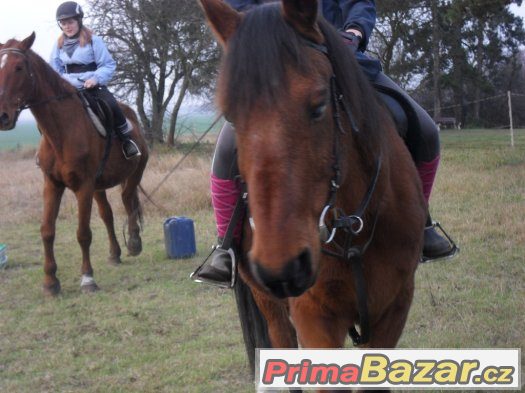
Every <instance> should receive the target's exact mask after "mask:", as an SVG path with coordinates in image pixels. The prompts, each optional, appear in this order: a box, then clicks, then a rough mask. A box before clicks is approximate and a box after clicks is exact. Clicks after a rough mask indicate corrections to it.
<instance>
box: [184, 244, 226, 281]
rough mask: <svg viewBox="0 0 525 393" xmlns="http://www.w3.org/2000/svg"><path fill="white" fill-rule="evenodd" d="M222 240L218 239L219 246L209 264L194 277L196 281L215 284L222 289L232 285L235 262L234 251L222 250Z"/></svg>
mask: <svg viewBox="0 0 525 393" xmlns="http://www.w3.org/2000/svg"><path fill="white" fill-rule="evenodd" d="M221 245H222V239H221V238H219V239H218V246H216V247H215V249H214V250H213V252H212V254H211V255H210V257H209V259H210V262H209V263H205V264H204V265H203V266H202V267H201V268H200V270H197V271H196V272H195V274H194V276H193V278H194V279H195V280H200V281H204V282H207V283H209V284H215V285H218V286H221V287H230V286H231V283H232V269H233V263H232V262H233V261H232V255H231V254H230V253H231V252H232V250H225V249H224V248H221Z"/></svg>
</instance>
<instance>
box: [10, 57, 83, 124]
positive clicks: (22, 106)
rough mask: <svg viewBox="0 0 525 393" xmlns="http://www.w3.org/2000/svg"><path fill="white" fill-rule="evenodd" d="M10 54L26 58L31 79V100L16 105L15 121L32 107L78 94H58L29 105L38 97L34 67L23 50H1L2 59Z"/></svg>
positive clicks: (26, 99)
mask: <svg viewBox="0 0 525 393" xmlns="http://www.w3.org/2000/svg"><path fill="white" fill-rule="evenodd" d="M10 53H12V54H15V55H19V56H22V57H23V58H24V62H25V65H26V67H27V71H28V74H29V78H30V79H31V94H30V95H29V98H25V100H22V99H21V98H19V99H18V102H17V103H16V107H17V109H16V115H15V120H16V119H18V116H19V115H20V112H22V111H23V110H25V109H29V108H32V107H35V106H38V105H43V104H47V103H48V102H50V101H54V100H62V99H64V98H67V97H70V96H72V95H75V94H78V92H77V91H74V92H69V93H62V94H58V95H56V96H51V97H48V98H45V99H43V100H41V101H37V102H33V103H29V101H31V99H32V97H34V96H35V95H36V80H35V75H34V73H33V67H31V62H30V61H29V58H28V56H27V54H26V53H25V51H23V50H22V49H18V48H3V49H0V57H2V55H4V54H10Z"/></svg>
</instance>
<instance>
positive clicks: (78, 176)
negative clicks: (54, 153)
mask: <svg viewBox="0 0 525 393" xmlns="http://www.w3.org/2000/svg"><path fill="white" fill-rule="evenodd" d="M40 166H41V168H42V171H43V172H44V173H45V174H46V175H47V176H49V177H50V178H51V179H53V180H54V181H56V182H57V183H62V184H64V185H65V186H66V187H67V188H69V189H71V190H73V191H75V190H78V189H79V188H80V186H81V185H82V183H83V182H84V176H83V173H85V172H83V171H79V170H77V169H74V168H73V167H72V166H70V165H67V164H60V163H59V162H57V161H56V160H50V161H48V162H45V161H44V162H42V161H41V163H40Z"/></svg>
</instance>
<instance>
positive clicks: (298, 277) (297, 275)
mask: <svg viewBox="0 0 525 393" xmlns="http://www.w3.org/2000/svg"><path fill="white" fill-rule="evenodd" d="M254 267H255V269H254V270H253V272H254V275H255V276H256V278H257V279H258V280H259V282H261V283H262V284H263V285H265V286H266V287H267V288H268V289H269V290H270V292H272V293H273V294H274V295H275V296H277V297H279V298H285V297H290V296H299V295H301V294H302V293H304V292H305V291H306V290H307V289H308V288H310V287H311V286H312V284H313V281H314V276H313V269H312V255H311V253H310V251H309V250H308V249H305V250H304V251H302V252H301V254H299V255H298V256H297V257H295V258H293V259H291V260H290V261H289V262H288V263H287V264H286V265H285V266H284V268H283V269H282V270H281V272H280V273H274V272H270V271H268V270H267V269H266V268H265V267H263V266H261V265H260V264H259V263H255V266H254Z"/></svg>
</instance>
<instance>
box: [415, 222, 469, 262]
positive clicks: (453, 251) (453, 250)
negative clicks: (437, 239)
mask: <svg viewBox="0 0 525 393" xmlns="http://www.w3.org/2000/svg"><path fill="white" fill-rule="evenodd" d="M432 228H434V229H436V228H437V229H439V231H440V232H441V233H442V234H443V235H445V238H446V239H447V240H448V242H449V243H450V245H451V249H450V251H449V252H448V253H447V254H444V255H440V256H439V257H436V258H428V257H425V256H424V255H421V260H420V263H426V262H434V261H440V260H444V259H452V258H454V257H455V256H456V255H457V254H459V251H460V249H459V247H458V246H457V245H456V242H455V241H454V240H452V238H451V237H450V236H449V235H448V233H447V232H445V230H444V229H443V227H442V226H441V224H440V223H439V222H438V221H432Z"/></svg>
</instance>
